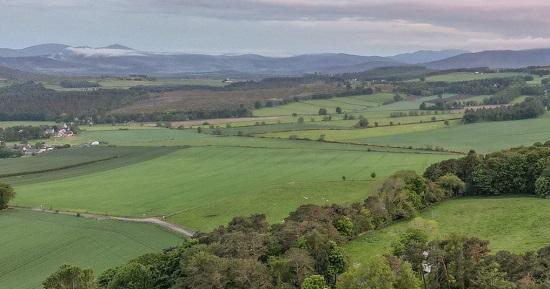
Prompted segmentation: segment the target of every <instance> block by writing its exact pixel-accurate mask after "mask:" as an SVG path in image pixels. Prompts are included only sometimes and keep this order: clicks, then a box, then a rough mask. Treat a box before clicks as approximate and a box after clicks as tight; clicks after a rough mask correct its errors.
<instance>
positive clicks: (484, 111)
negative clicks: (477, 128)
mask: <svg viewBox="0 0 550 289" xmlns="http://www.w3.org/2000/svg"><path fill="white" fill-rule="evenodd" d="M546 107H547V99H546V98H541V97H528V98H526V99H525V101H523V102H521V103H516V104H514V105H509V106H499V107H494V108H478V109H466V111H465V112H464V118H463V119H464V122H465V123H474V122H479V121H503V120H518V119H528V118H536V117H539V116H541V115H543V114H544V112H545V111H546Z"/></svg>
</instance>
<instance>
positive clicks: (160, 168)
mask: <svg viewBox="0 0 550 289" xmlns="http://www.w3.org/2000/svg"><path fill="white" fill-rule="evenodd" d="M302 143H305V144H304V145H305V146H312V147H313V149H312V148H306V147H304V148H298V149H276V148H245V147H195V148H189V149H182V150H179V151H176V152H174V153H171V154H167V155H164V156H161V157H158V158H155V159H152V160H149V161H144V162H141V163H138V164H133V165H129V166H125V167H122V168H117V169H113V170H108V171H103V172H96V173H92V174H87V175H83V176H79V177H72V178H66V179H60V180H54V181H46V182H41V183H33V184H23V185H18V186H16V187H15V189H16V191H17V192H18V195H17V197H16V198H15V200H14V204H16V205H20V206H29V207H40V206H45V207H47V208H50V207H52V208H54V209H67V210H77V211H90V212H96V213H107V214H116V215H131V216H152V215H168V214H174V213H178V214H176V215H175V216H173V217H171V218H170V220H172V221H175V222H177V223H179V224H182V225H183V226H186V227H190V228H194V229H201V230H209V229H212V228H214V227H216V226H218V225H220V224H223V223H225V222H227V221H228V220H229V219H230V218H232V217H234V216H238V215H247V214H251V213H264V212H265V213H268V217H269V220H270V221H273V222H276V221H280V220H282V218H283V217H284V216H286V215H287V214H288V212H289V211H291V210H292V209H295V208H296V207H297V206H298V205H300V204H305V203H312V202H313V203H343V202H344V203H345V202H351V201H355V200H362V199H364V198H365V197H366V196H367V195H368V194H369V193H370V191H371V189H370V186H369V184H370V182H365V183H364V184H363V185H361V186H357V185H356V184H355V183H353V182H351V181H350V182H341V181H340V180H341V177H342V176H346V177H347V178H348V180H368V179H369V178H370V177H369V175H370V173H371V172H373V171H374V172H376V173H377V175H378V176H379V178H383V177H384V176H387V175H389V174H391V173H393V172H395V171H397V170H401V169H412V170H416V171H422V170H423V169H425V168H426V167H427V166H428V165H430V164H431V163H433V162H436V161H440V160H443V159H448V158H450V157H451V156H449V155H431V154H413V153H386V152H367V151H365V150H363V151H353V150H341V149H330V150H329V149H315V147H316V146H319V148H325V147H324V146H322V143H318V142H311V144H310V142H302ZM321 146H322V147H321ZM329 147H332V146H329ZM337 147H339V148H344V146H337ZM304 188H307V189H304ZM308 192H310V193H308Z"/></svg>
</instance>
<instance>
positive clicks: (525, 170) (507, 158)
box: [424, 142, 550, 197]
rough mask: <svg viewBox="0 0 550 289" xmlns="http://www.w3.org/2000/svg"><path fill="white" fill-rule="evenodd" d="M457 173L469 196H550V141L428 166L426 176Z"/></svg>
mask: <svg viewBox="0 0 550 289" xmlns="http://www.w3.org/2000/svg"><path fill="white" fill-rule="evenodd" d="M448 174H453V175H456V176H458V177H459V178H460V179H461V180H462V181H464V183H465V184H466V190H465V191H464V192H465V194H466V195H504V194H510V195H512V194H513V195H518V194H519V195H534V194H536V195H538V196H541V197H548V196H550V142H547V143H545V144H541V143H537V144H535V145H533V146H530V147H520V148H513V149H509V150H504V151H500V152H496V153H491V154H487V155H480V154H477V153H475V152H473V151H472V152H470V153H469V154H468V155H467V156H466V157H463V158H459V159H451V160H446V161H443V162H439V163H436V164H433V165H431V166H430V167H428V168H427V169H426V171H425V173H424V177H426V178H427V179H429V180H437V179H439V178H440V177H442V176H445V175H448Z"/></svg>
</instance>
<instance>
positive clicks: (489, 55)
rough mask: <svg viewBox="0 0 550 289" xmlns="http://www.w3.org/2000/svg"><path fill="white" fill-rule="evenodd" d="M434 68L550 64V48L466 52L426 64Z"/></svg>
mask: <svg viewBox="0 0 550 289" xmlns="http://www.w3.org/2000/svg"><path fill="white" fill-rule="evenodd" d="M424 65H425V66H426V67H428V68H432V69H457V68H477V67H489V68H522V67H528V66H545V65H550V49H530V50H518V51H513V50H493V51H482V52H477V53H466V54H461V55H457V56H454V57H450V58H447V59H443V60H439V61H433V62H429V63H425V64H424Z"/></svg>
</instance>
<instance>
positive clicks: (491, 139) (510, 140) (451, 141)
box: [357, 113, 550, 153]
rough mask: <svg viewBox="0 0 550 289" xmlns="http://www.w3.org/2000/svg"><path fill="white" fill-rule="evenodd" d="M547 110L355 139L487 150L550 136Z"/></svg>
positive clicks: (538, 140) (394, 143) (392, 143)
mask: <svg viewBox="0 0 550 289" xmlns="http://www.w3.org/2000/svg"><path fill="white" fill-rule="evenodd" d="M549 128H550V114H548V113H547V114H545V115H544V116H542V117H540V118H536V119H527V120H514V121H498V122H482V123H474V124H457V125H452V126H450V127H442V128H439V129H432V130H425V131H411V132H404V133H400V134H393V135H386V136H377V137H366V138H359V139H357V141H359V142H365V143H369V144H378V145H382V144H384V145H396V146H409V145H410V146H413V147H425V146H428V145H431V146H440V147H444V148H447V149H452V150H459V151H468V150H470V149H474V150H476V151H478V152H482V153H485V152H491V151H497V150H500V149H505V148H510V147H514V146H521V145H531V144H533V143H535V142H546V141H548V140H550V130H549Z"/></svg>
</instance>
